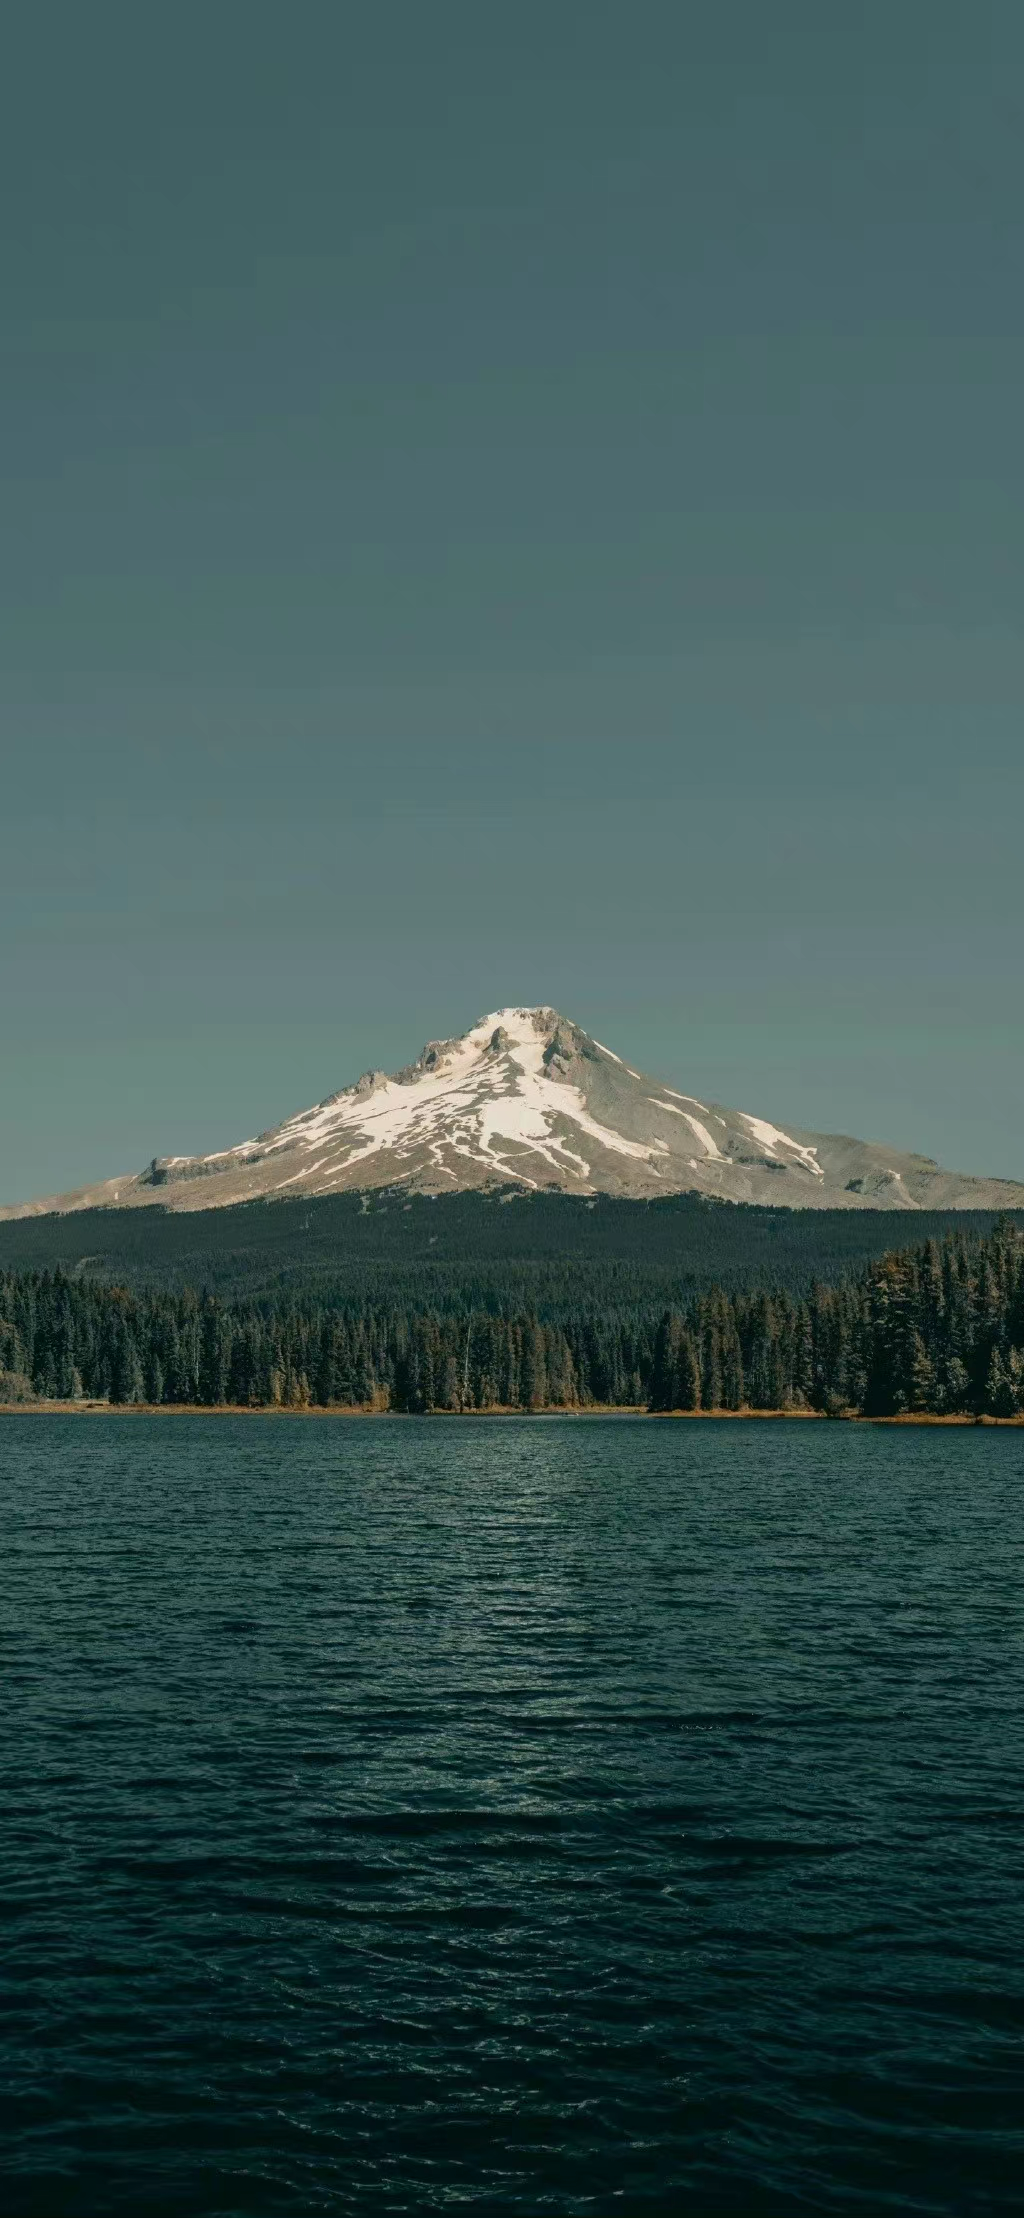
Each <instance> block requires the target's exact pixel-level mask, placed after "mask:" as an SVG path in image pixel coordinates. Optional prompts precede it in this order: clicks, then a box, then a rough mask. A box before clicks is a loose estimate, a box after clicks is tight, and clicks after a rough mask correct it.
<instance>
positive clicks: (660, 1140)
mask: <svg viewBox="0 0 1024 2218" xmlns="http://www.w3.org/2000/svg"><path fill="white" fill-rule="evenodd" d="M399 1185H402V1186H406V1187H407V1188H410V1189H415V1190H416V1191H418V1192H421V1193H422V1192H433V1193H453V1192H455V1191H457V1190H458V1189H459V1188H465V1187H495V1186H499V1187H508V1188H517V1187H518V1188H520V1189H522V1190H526V1191H529V1190H531V1189H536V1188H538V1187H545V1186H548V1187H550V1186H554V1187H558V1188H561V1189H563V1190H564V1191H566V1192H570V1193H584V1194H593V1193H609V1194H626V1195H633V1196H638V1197H643V1196H645V1195H646V1196H652V1195H657V1194H670V1193H679V1192H682V1191H685V1190H688V1189H690V1190H695V1191H697V1192H699V1193H704V1194H715V1195H718V1196H720V1197H721V1198H722V1199H724V1200H728V1201H748V1202H771V1203H779V1202H782V1203H785V1204H787V1205H789V1206H790V1207H792V1208H800V1209H807V1208H819V1209H820V1208H832V1209H835V1208H841V1209H907V1210H914V1209H920V1208H929V1209H968V1208H970V1209H1000V1208H1017V1209H1019V1208H1024V1184H1017V1183H1014V1182H1013V1181H1011V1180H1008V1179H989V1178H970V1177H967V1176H963V1175H961V1174H960V1173H958V1172H952V1171H943V1170H940V1168H939V1166H938V1164H936V1163H934V1162H932V1161H931V1159H930V1158H929V1157H927V1156H922V1155H900V1154H896V1153H895V1152H894V1151H893V1150H892V1149H891V1148H885V1147H880V1146H876V1145H874V1144H868V1143H865V1142H863V1141H860V1140H851V1139H845V1138H842V1137H836V1136H829V1135H828V1134H823V1133H815V1132H804V1131H799V1130H796V1129H795V1128H792V1127H791V1128H789V1129H788V1130H785V1131H783V1130H782V1129H781V1127H779V1126H777V1125H773V1124H770V1123H769V1122H768V1121H767V1120H766V1119H765V1118H763V1117H756V1116H752V1115H750V1114H749V1113H748V1112H747V1111H745V1110H736V1109H726V1108H723V1107H721V1106H720V1105H719V1104H718V1103H717V1102H705V1101H701V1100H698V1099H697V1098H696V1096H694V1095H692V1094H682V1093H679V1092H677V1091H676V1089H675V1088H673V1087H671V1086H664V1085H662V1084H660V1082H659V1081H658V1080H657V1079H653V1078H647V1077H645V1076H644V1075H643V1074H642V1073H641V1072H640V1071H635V1070H633V1069H632V1068H631V1067H630V1066H629V1065H628V1064H627V1063H624V1062H623V1061H622V1058H621V1056H618V1055H615V1054H614V1053H613V1052H612V1050H611V1049H610V1048H607V1047H603V1046H602V1045H601V1043H600V1041H598V1040H594V1039H592V1038H591V1037H590V1035H589V1033H587V1032H584V1031H583V1030H582V1028H581V1026H579V1025H578V1024H573V1023H572V1022H571V1021H570V1020H569V1019H568V1018H566V1017H561V1016H559V1015H558V1013H557V1011H556V1010H554V1009H546V1008H543V1009H499V1010H496V1011H494V1012H493V1013H492V1014H491V1015H490V1016H487V1017H484V1018H482V1019H481V1021H480V1023H479V1024H475V1025H473V1027H472V1028H471V1030H470V1031H468V1032H465V1033H463V1034H462V1036H461V1038H459V1039H454V1040H431V1041H430V1042H429V1043H428V1045H427V1046H426V1047H425V1048H424V1050H423V1053H422V1055H421V1056H420V1057H419V1059H418V1061H417V1062H415V1063H411V1064H409V1065H408V1066H407V1068H406V1069H405V1070H402V1071H399V1072H398V1073H397V1074H396V1075H395V1076H394V1077H390V1078H389V1077H388V1076H387V1075H386V1073H385V1072H384V1071H366V1072H364V1074H363V1076H362V1077H361V1078H360V1079H358V1080H357V1081H356V1083H355V1085H354V1086H348V1087H345V1088H343V1089H342V1091H341V1092H340V1093H334V1094H330V1095H328V1096H327V1097H326V1099H325V1100H324V1101H322V1102H320V1103H318V1105H317V1107H316V1108H315V1109H305V1110H302V1111H300V1112H299V1114H298V1115H297V1116H294V1117H288V1118H287V1119H286V1120H285V1122H284V1123H283V1124H281V1125H278V1126H276V1127H275V1128H274V1129H273V1130H271V1131H269V1132H263V1133H261V1134H260V1135H259V1138H258V1139H256V1140H243V1141H242V1142H241V1143H240V1145H239V1146H237V1147H233V1148H226V1149H224V1150H222V1151H221V1152H220V1153H219V1154H215V1155H204V1156H173V1155H172V1156H164V1157H162V1158H159V1159H154V1161H153V1162H151V1163H150V1164H149V1166H148V1168H147V1169H146V1170H144V1171H140V1172H138V1173H132V1174H130V1175H129V1176H127V1177H125V1178H121V1179H108V1180H106V1181H105V1182H104V1183H103V1184H102V1185H99V1186H90V1187H85V1188H83V1189H82V1190H81V1191H80V1192H78V1193H76V1194H64V1195H59V1196H55V1197H53V1198H50V1199H47V1200H44V1201H38V1202H28V1203H23V1204H21V1205H20V1206H19V1207H15V1208H9V1209H2V1210H0V1216H2V1217H15V1216H24V1215H28V1214H32V1213H37V1212H41V1211H44V1210H52V1209H85V1208H96V1207H100V1206H111V1207H116V1208H124V1207H126V1206H128V1205H130V1204H146V1203H149V1204H153V1203H159V1204H161V1205H162V1206H163V1207H165V1208H172V1209H209V1208H210V1207H211V1206H221V1205H224V1206H226V1205H228V1204H230V1203H232V1202H240V1201H251V1200H254V1199H258V1198H259V1197H261V1196H263V1197H266V1198H267V1199H270V1198H271V1197H273V1196H274V1195H278V1194H280V1195H289V1196H292V1197H297V1196H298V1195H301V1194H325V1193H341V1192H343V1191H344V1190H345V1189H346V1188H354V1189H357V1190H359V1189H366V1188H368V1187H378V1186H399Z"/></svg>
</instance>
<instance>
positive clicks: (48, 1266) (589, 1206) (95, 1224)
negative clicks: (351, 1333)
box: [0, 1189, 1024, 1317]
mask: <svg viewBox="0 0 1024 2218" xmlns="http://www.w3.org/2000/svg"><path fill="white" fill-rule="evenodd" d="M996 1221H997V1220H996V1214H995V1212H993V1211H988V1212H985V1211H980V1210H979V1211H974V1210H970V1211H968V1210H964V1211H957V1212H956V1214H955V1215H951V1214H950V1212H949V1211H939V1212H934V1213H932V1212H928V1211H921V1212H920V1213H919V1214H917V1215H916V1216H914V1217H913V1218H911V1217H908V1214H907V1212H906V1210H881V1209H877V1210H876V1209H782V1208H775V1209H766V1208H754V1207H752V1206H747V1205H745V1204H743V1203H736V1202H723V1201H716V1200H709V1199H708V1198H707V1197H706V1196H704V1195H700V1194H666V1195H665V1196H664V1198H663V1199H661V1200H657V1201H628V1200H622V1199H619V1198H618V1197H615V1196H612V1195H608V1194H598V1195H594V1196H593V1197H591V1198H589V1199H587V1198H585V1197H581V1196H579V1195H574V1194H559V1193H538V1194H523V1193H522V1192H519V1191H514V1192H513V1191H512V1190H509V1189H506V1190H505V1191H503V1192H502V1191H495V1192H489V1193H466V1194H439V1195H428V1194H408V1193H405V1192H403V1191H401V1190H397V1191H396V1190H394V1189H392V1190H386V1189H385V1190H382V1191H380V1192H377V1193H366V1194H321V1195H315V1196H313V1197H312V1198H310V1199H306V1200H303V1201H289V1200H279V1201H270V1202H266V1201H256V1202H244V1203H241V1204H240V1205H239V1206H238V1207H236V1208H233V1209H192V1210H177V1211H175V1210H167V1209H161V1208H146V1209H137V1208H136V1209H83V1210H76V1211H74V1212H71V1213H69V1214H65V1215H63V1216H61V1215H57V1214H49V1215H43V1216H31V1217H19V1218H12V1219H10V1220H8V1221H6V1222H2V1221H0V1270H3V1269H7V1270H11V1271H27V1270H35V1271H45V1270H49V1271H53V1270H55V1269H62V1270H64V1271H66V1272H68V1273H76V1274H77V1273H79V1272H87V1273H88V1275H89V1277H90V1278H94V1279H95V1278H105V1279H108V1280H110V1281H111V1282H113V1283H115V1284H117V1285H121V1286H133V1287H136V1288H140V1287H145V1288H151V1287H152V1288H155V1287H165V1288H178V1289H180V1290H182V1291H184V1290H185V1289H186V1288H187V1287H189V1286H202V1287H207V1288H209V1290H210V1292H211V1293H215V1294H217V1295H219V1296H221V1297H222V1298H223V1299H224V1300H231V1301H238V1300H241V1299H243V1298H252V1299H256V1298H262V1297H263V1296H264V1295H272V1296H273V1297H274V1298H275V1299H277V1298H279V1297H280V1296H281V1295H282V1294H283V1293H285V1292H286V1291H291V1292H294V1293H295V1294H296V1295H297V1296H301V1298H302V1299H303V1301H307V1300H310V1299H315V1300H316V1301H318V1302H320V1303H322V1304H323V1306H324V1307H326V1308H337V1307H346V1306H348V1305H350V1304H352V1303H353V1302H356V1303H358V1302H362V1301H367V1300H372V1301H374V1302H375V1303H380V1304H383V1305H385V1306H386V1304H387V1303H388V1302H389V1301H396V1302H397V1304H398V1306H399V1307H401V1308H406V1309H414V1308H415V1309H428V1308H436V1309H438V1310H439V1311H441V1312H447V1311H448V1310H449V1309H451V1308H453V1307H454V1308H456V1309H461V1308H462V1307H463V1306H464V1305H465V1302H466V1301H467V1300H470V1301H471V1302H473V1303H475V1304H476V1305H477V1306H478V1307H480V1308H483V1309H491V1308H493V1307H498V1308H501V1309H513V1308H516V1307H522V1308H526V1309H529V1310H533V1309H535V1310H536V1311H537V1313H538V1315H539V1316H548V1315H550V1316H552V1317H554V1316H556V1315H558V1314H559V1313H560V1309H561V1307H562V1306H564V1302H565V1299H566V1295H567V1290H568V1289H569V1288H570V1286H571V1288H572V1289H573V1291H574V1293H575V1295H576V1297H577V1299H585V1300H586V1302H587V1303H588V1304H589V1305H590V1306H592V1307H596V1308H599V1309H604V1308H607V1307H609V1306H610V1307H613V1308H615V1307H620V1306H622V1305H624V1304H628V1303H633V1304H635V1305H637V1306H642V1307H648V1308H649V1307H651V1306H653V1305H654V1304H656V1303H660V1304H661V1305H662V1306H663V1307H664V1306H669V1307H672V1306H675V1305H677V1304H678V1303H680V1302H685V1301H687V1300H689V1298H690V1297H691V1296H692V1295H693V1294H696V1293H701V1292H704V1291H706V1290H707V1289H708V1288H710V1287H712V1286H724V1287H733V1288H736V1289H737V1290H741V1289H743V1290H747V1291H749V1290H751V1289H752V1288H754V1287H756V1286H763V1287H766V1288H779V1287H788V1288H789V1290H790V1291H791V1292H793V1293H804V1292H806V1290H807V1288H808V1286H809V1285H810V1284H811V1282H812V1280H814V1279H820V1280H821V1281H822V1282H824V1283H834V1282H835V1281H837V1280H839V1279H843V1278H846V1277H847V1276H848V1275H849V1273H850V1271H851V1269H855V1268H856V1266H857V1265H858V1264H862V1263H868V1262H870V1261H872V1260H873V1259H874V1258H875V1257H877V1256H881V1255H884V1254H886V1253H887V1252H888V1251H889V1250H891V1249H893V1248H898V1247H902V1246H903V1245H904V1244H905V1243H906V1242H907V1241H908V1240H909V1239H914V1240H916V1241H922V1240H926V1239H929V1238H934V1239H942V1238H943V1237H944V1236H945V1235H946V1234H947V1233H950V1232H956V1233H963V1234H980V1233H987V1232H991V1230H992V1227H993V1225H994V1224H995V1223H996ZM1017 1221H1018V1222H1019V1223H1020V1224H1021V1226H1022V1227H1024V1212H1022V1213H1021V1214H1020V1216H1019V1217H1018V1219H1017Z"/></svg>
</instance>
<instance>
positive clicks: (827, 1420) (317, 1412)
mask: <svg viewBox="0 0 1024 2218" xmlns="http://www.w3.org/2000/svg"><path fill="white" fill-rule="evenodd" d="M414 1415H424V1416H429V1417H459V1418H461V1417H467V1418H473V1417H529V1418H535V1417H649V1418H650V1419H651V1420H652V1422H654V1423H656V1424H666V1423H672V1422H674V1421H675V1420H676V1419H696V1420H697V1421H698V1422H699V1421H700V1420H701V1419H704V1418H711V1419H713V1420H714V1421H715V1422H716V1423H717V1422H719V1421H720V1420H727V1421H729V1422H730V1423H733V1424H736V1423H747V1422H751V1421H752V1422H754V1423H756V1424H760V1423H762V1422H763V1423H766V1424H768V1423H771V1424H776V1425H777V1424H779V1423H780V1422H781V1423H789V1422H796V1423H799V1424H806V1423H812V1424H840V1425H988V1426H991V1427H997V1428H999V1427H1002V1428H1006V1427H1010V1428H1011V1429H1012V1428H1014V1427H1017V1428H1018V1429H1020V1428H1021V1427H1022V1426H1024V1415H1022V1416H1019V1417H987V1416H984V1417H973V1416H970V1415H969V1414H965V1413H963V1412H958V1413H957V1414H956V1415H955V1416H942V1415H940V1414H939V1413H938V1412H937V1411H929V1410H913V1411H911V1410H904V1411H903V1412H901V1414H900V1415H899V1416H895V1417H868V1416H865V1415H864V1414H863V1412H862V1411H860V1410H850V1411H849V1412H848V1413H847V1412H844V1413H843V1414H842V1415H841V1416H838V1417H829V1416H828V1415H827V1414H826V1412H825V1411H824V1410H821V1409H646V1408H644V1406H643V1405H642V1404H641V1403H636V1404H627V1405H623V1404H622V1403H619V1402H588V1403H587V1405H586V1407H585V1408H581V1407H580V1405H579V1404H578V1403H572V1404H564V1403H552V1404H550V1405H549V1406H546V1407H545V1408H543V1409H513V1408H512V1407H510V1406H509V1405H507V1404H501V1403H493V1404H491V1405H490V1406H489V1407H488V1408H486V1409H435V1410H427V1411H423V1412H414V1411H410V1410H401V1409H374V1408H369V1407H366V1406H359V1405H356V1406H352V1405H349V1404H344V1405H343V1404H341V1403H332V1404H330V1405H329V1406H327V1405H325V1404H323V1403H318V1402H307V1403H305V1404H303V1405H301V1406H299V1407H297V1408H285V1407H284V1406H283V1405H282V1404H281V1403H280V1402H255V1403H252V1402H214V1403H202V1402H100V1401H78V1402H59V1401H47V1400H45V1399H42V1398H40V1399H38V1400H36V1401H31V1402H28V1401H26V1402H0V1417H282V1418H288V1417H299V1418H309V1417H312V1418H325V1417H326V1418H331V1417H341V1418H352V1417H355V1418H367V1417H369V1418H377V1417H386V1418H391V1419H394V1420H395V1421H396V1422H401V1421H402V1420H403V1419H405V1418H407V1417H409V1416H414Z"/></svg>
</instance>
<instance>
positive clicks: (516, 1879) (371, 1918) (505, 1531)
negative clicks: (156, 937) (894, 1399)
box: [0, 1416, 1024, 2218]
mask: <svg viewBox="0 0 1024 2218" xmlns="http://www.w3.org/2000/svg"><path fill="white" fill-rule="evenodd" d="M1022 1498H1024V1435H1022V1434H1021V1433H1019V1432H1017V1433H1014V1432H993V1431H971V1430H968V1431H954V1432H950V1431H918V1430H910V1429H899V1430H895V1429H894V1430H884V1431H880V1430H875V1429H873V1428H868V1427H851V1426H838V1425H837V1426H825V1425H799V1424H781V1423H780V1424H761V1425H758V1424H749V1425H748V1424H739V1423H736V1424H717V1423H703V1424H685V1423H681V1424H680V1423H677V1424H672V1423H666V1424H653V1423H649V1422H646V1423H645V1422H643V1421H629V1420H626V1421H615V1420H612V1421H586V1422H579V1423H577V1422H573V1421H568V1422H566V1421H561V1422H560V1421H558V1420H533V1421H531V1420H524V1421H518V1420H512V1419H505V1420H499V1421H496V1422H495V1421H491V1422H488V1421H486V1420H482V1421H479V1422H477V1421H473V1420H461V1421H460V1420H451V1421H446V1420H443V1419H434V1420H427V1421H417V1420H408V1421H402V1420H396V1421H386V1420H385V1421H381V1422H377V1423H372V1422H371V1423H367V1422H359V1421H355V1420H350V1421H344V1420H339V1421H315V1420H305V1421H304V1420H302V1419H296V1420H287V1419H285V1420H268V1419H262V1418H249V1419H243V1418H237V1419H236V1418H220V1419H203V1418H194V1419H193V1418H187V1417H186V1418H177V1419H176V1418H163V1419H161V1418H156V1419H150V1418H133V1417H130V1416H125V1417H121V1418H111V1419H98V1420H89V1419H83V1418H77V1419H76V1418H59V1417H55V1418H46V1417H29V1416H25V1417H17V1416H12V1417H6V1418H3V1419H0V1503H2V1521H3V1532H4V1543H5V1544H4V1548H3V1553H2V1563H0V1608H2V1658H3V1671H4V1696H3V1706H2V1713H0V1765H2V1800H0V1836H2V1838H0V1851H2V1853H0V1888H2V1909H3V1936H2V1938H3V1952H2V1959H0V1980H2V1997H0V2000H2V2007H3V2025H2V2030H0V2048H2V2054H0V2066H2V2069H0V2102H2V2115H0V2126H2V2137H3V2144H2V2145H3V2156H2V2158H0V2163H2V2166H3V2170H4V2175H5V2176H4V2183H3V2200H4V2206H5V2208H6V2209H7V2210H8V2211H10V2212H12V2213H27V2212H32V2213H35V2212H38V2213H40V2214H42V2213H47V2214H52V2218H64V2214H65V2213H66V2214H68V2218H70V2214H72V2213H73V2214H74V2218H92V2214H96V2218H99V2214H101V2213H102V2214H104V2218H105V2214H107V2213H122V2212H131V2213H133V2214H134V2213H140V2214H143V2213H144V2214H146V2218H151V2214H155V2218H161V2214H170V2213H174V2214H178V2213H182V2214H184V2213H193V2212H221V2213H229V2212H230V2213H239V2214H242V2213H245V2214H248V2213H250V2212H268V2213H275V2214H277V2213H290V2212H297V2213H307V2212H308V2213H316V2212H321V2211H339V2212H341V2211H350V2210H351V2211H366V2212H368V2213H370V2212H372V2213H376V2212H431V2211H438V2210H445V2211H447V2210H453V2211H454V2210H460V2211H461V2210H471V2211H473V2212H474V2213H487V2212H492V2211H493V2212H499V2211H500V2212H510V2211H511V2212H519V2213H522V2214H523V2218H532V2214H533V2213H535V2212H538V2213H539V2212H551V2213H556V2214H563V2213H573V2212H594V2213H598V2214H602V2213H605V2212H616V2211H622V2212H626V2213H629V2212H665V2213H669V2212H671V2213H684V2214H696V2218H700V2214H703V2213H705V2212H707V2213H717V2212H731V2213H737V2214H740V2213H743V2214H749V2218H762V2214H767V2213H778V2214H779V2218H782V2214H784V2213H785V2214H787V2218H788V2214H789V2213H793V2212H800V2211H822V2212H833V2211H835V2212H851V2213H852V2212H858V2213H875V2212H889V2211H901V2212H913V2213H917V2212H943V2213H951V2212H957V2213H960V2212H972V2213H973V2212H991V2211H1007V2212H1009V2211H1017V2210H1019V2209H1020V2208H1021V2207H1024V2069H1022V2052H1021V2036H1022V2032H1024V1916H1022V1908H1021V1904H1022V1884H1024V1864H1022V1859H1021V1853H1020V1851H1021V1846H1022V1834H1021V1818H1022V1807H1024V1791H1022V1790H1024V1598H1022V1559H1021V1538H1022V1525H1024V1518H1022V1507H1021V1505H1022Z"/></svg>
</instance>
